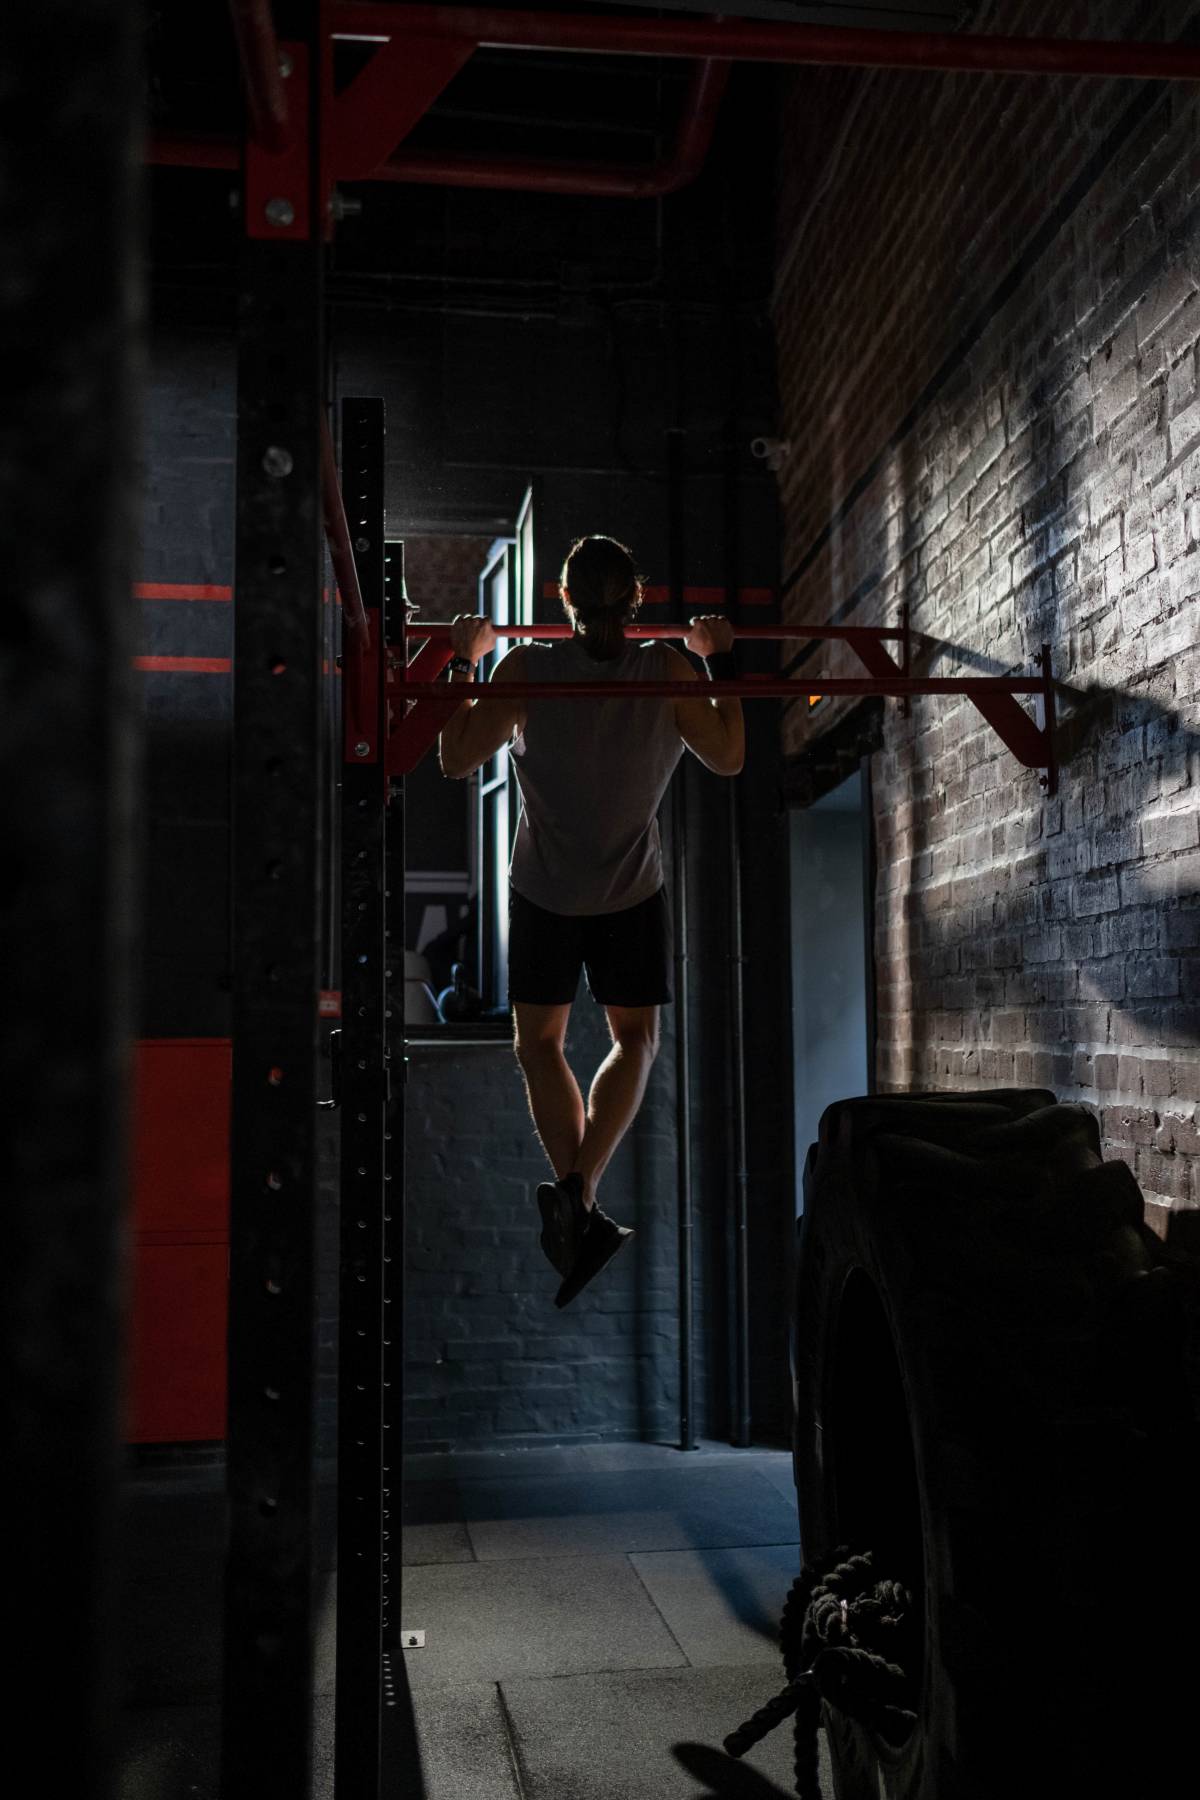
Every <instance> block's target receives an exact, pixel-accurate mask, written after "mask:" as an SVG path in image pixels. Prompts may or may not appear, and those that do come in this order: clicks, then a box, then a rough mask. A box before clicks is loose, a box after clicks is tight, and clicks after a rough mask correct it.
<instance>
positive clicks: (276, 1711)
mask: <svg viewBox="0 0 1200 1800" xmlns="http://www.w3.org/2000/svg"><path fill="white" fill-rule="evenodd" d="M294 98H295V101H296V102H297V103H298V104H299V106H300V110H301V112H302V111H303V102H302V99H301V96H300V95H296V96H295V97H294ZM314 210H315V209H314ZM322 264H323V248H322V245H321V241H320V233H319V231H315V230H314V231H310V234H309V236H308V237H306V238H304V237H301V238H296V237H293V238H291V239H289V240H284V241H272V240H271V239H270V238H269V237H249V238H248V239H247V242H246V245H245V248H244V251H243V264H242V275H241V293H240V300H239V328H238V329H239V341H238V451H237V538H236V569H235V589H234V599H235V619H234V748H233V775H234V794H233V889H234V903H233V932H234V940H233V941H234V995H233V1112H232V1141H231V1224H230V1287H229V1302H230V1316H229V1428H228V1489H229V1503H230V1533H231V1535H230V1548H229V1559H228V1565H227V1579H226V1609H225V1669H224V1710H223V1745H222V1770H221V1785H222V1795H223V1796H224V1800H242V1796H245V1797H246V1800H251V1796H253V1800H274V1797H277V1800H302V1797H303V1796H305V1795H307V1794H308V1793H309V1791H310V1786H311V1766H310V1765H311V1744H310V1740H311V1729H310V1722H311V1712H312V1669H313V1648H312V1644H313V1608H312V1560H313V1559H312V1515H313V1474H312V1457H313V1418H312V1412H313V1359H314V1311H315V1308H314V1285H315V1284H314V1263H315V1255H314V1240H315V1218H316V1105H317V1055H318V1022H317V1015H318V991H319V985H320V877H321V844H320V779H321V730H322V726H321V678H322V591H321V590H322V573H323V564H322V536H321V509H320V499H319V493H320V484H319V439H318V425H319V417H320V413H319V399H320V394H321V384H322V375H323V367H324V364H323V356H322V293H321V289H322Z"/></svg>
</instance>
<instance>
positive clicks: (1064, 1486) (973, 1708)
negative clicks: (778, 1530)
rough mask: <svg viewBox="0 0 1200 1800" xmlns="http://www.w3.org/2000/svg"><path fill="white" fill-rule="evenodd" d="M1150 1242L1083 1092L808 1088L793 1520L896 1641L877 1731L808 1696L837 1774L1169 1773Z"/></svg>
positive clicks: (1173, 1530) (1175, 1348) (1178, 1569)
mask: <svg viewBox="0 0 1200 1800" xmlns="http://www.w3.org/2000/svg"><path fill="white" fill-rule="evenodd" d="M1161 1265H1162V1258H1161V1254H1160V1251H1159V1247H1158V1244H1157V1240H1156V1239H1155V1238H1154V1237H1153V1235H1152V1234H1151V1233H1150V1232H1149V1230H1148V1229H1147V1227H1146V1226H1145V1225H1144V1224H1143V1221H1142V1202H1141V1196H1140V1194H1139V1192H1138V1189H1137V1185H1136V1183H1135V1182H1134V1180H1133V1177H1132V1175H1131V1174H1130V1172H1129V1171H1128V1169H1126V1167H1125V1166H1124V1165H1123V1164H1120V1163H1111V1164H1106V1163H1104V1162H1103V1161H1102V1159H1101V1156H1100V1147H1099V1137H1098V1132H1097V1128H1096V1124H1095V1121H1094V1119H1093V1118H1092V1116H1091V1115H1090V1114H1089V1113H1087V1112H1085V1111H1084V1110H1083V1109H1082V1108H1079V1107H1072V1106H1059V1105H1056V1104H1055V1103H1054V1097H1053V1095H1051V1094H1048V1093H1044V1092H1040V1091H1032V1092H1028V1091H1022V1092H1002V1093H993V1094H970V1095H962V1096H948V1095H938V1096H928V1097H923V1096H916V1097H914V1096H894V1097H891V1096H889V1097H880V1098H874V1099H867V1100H855V1101H846V1102H843V1103H841V1104H839V1105H836V1106H833V1107H830V1108H829V1110H828V1111H827V1112H826V1113H825V1115H824V1117H823V1118H822V1121H821V1127H820V1140H819V1143H818V1144H817V1145H815V1146H814V1147H813V1150H812V1151H811V1152H810V1154H809V1160H808V1165H807V1168H806V1171H805V1212H804V1218H803V1225H802V1233H801V1245H800V1256H799V1262H798V1269H797V1289H796V1314H795V1343H794V1351H795V1355H794V1377H795V1402H796V1438H795V1465H796V1482H797V1490H798V1496H799V1502H800V1523H801V1539H802V1546H803V1550H804V1554H805V1557H806V1559H808V1560H809V1561H816V1560H817V1559H819V1558H821V1557H823V1556H825V1555H826V1554H827V1553H828V1552H829V1551H830V1550H831V1549H832V1548H833V1547H834V1546H835V1545H837V1544H840V1543H845V1544H849V1545H850V1546H851V1547H852V1548H853V1549H870V1550H873V1551H874V1552H875V1554H876V1569H877V1571H878V1572H879V1573H881V1574H884V1575H892V1576H895V1577H897V1578H899V1579H901V1580H903V1581H905V1582H906V1583H907V1584H908V1585H909V1586H910V1587H911V1588H912V1590H913V1592H914V1594H915V1596H916V1601H917V1605H918V1608H919V1611H920V1613H921V1630H920V1633H919V1637H918V1641H923V1643H924V1655H923V1661H922V1666H921V1667H920V1668H919V1669H914V1670H912V1671H911V1673H912V1675H913V1680H914V1692H915V1701H914V1704H915V1707H916V1711H917V1723H916V1725H915V1727H914V1729H913V1730H912V1732H911V1734H910V1735H909V1737H908V1738H907V1740H906V1741H905V1742H904V1743H903V1744H902V1745H900V1746H898V1747H897V1746H889V1745H887V1744H885V1743H883V1742H882V1741H881V1740H879V1739H878V1738H877V1737H875V1736H874V1735H873V1734H871V1733H869V1732H867V1731H866V1730H864V1729H863V1728H861V1727H859V1726H857V1725H854V1724H852V1723H849V1722H847V1721H846V1719H845V1718H844V1717H843V1716H842V1715H841V1714H839V1713H837V1712H833V1711H831V1710H830V1709H828V1708H827V1709H826V1713H825V1718H824V1723H825V1727H826V1730H827V1733H828V1737H829V1744H830V1751H831V1757H832V1762H833V1768H834V1772H835V1788H836V1794H837V1800H867V1797H868V1796H869V1797H870V1800H878V1796H879V1795H881V1794H886V1795H888V1796H890V1797H893V1800H1018V1796H1019V1797H1020V1800H1028V1797H1029V1796H1032V1795H1041V1794H1045V1795H1047V1796H1050V1795H1053V1796H1054V1797H1055V1800H1068V1797H1070V1800H1074V1797H1075V1796H1080V1797H1081V1800H1082V1797H1083V1796H1087V1800H1096V1796H1105V1797H1107V1796H1109V1795H1111V1796H1113V1800H1116V1797H1117V1796H1120V1797H1121V1800H1130V1797H1131V1796H1141V1795H1144V1796H1145V1797H1146V1800H1151V1796H1152V1797H1153V1800H1166V1797H1167V1796H1170V1795H1173V1794H1175V1793H1179V1794H1184V1793H1188V1792H1191V1791H1194V1790H1193V1782H1194V1780H1195V1767H1194V1764H1193V1766H1192V1768H1191V1769H1190V1770H1188V1772H1187V1775H1186V1776H1183V1775H1182V1774H1179V1775H1176V1774H1173V1773H1171V1771H1172V1769H1173V1768H1178V1767H1179V1765H1178V1764H1176V1763H1175V1762H1174V1760H1173V1759H1174V1758H1175V1757H1176V1756H1177V1755H1178V1754H1179V1753H1180V1751H1181V1749H1183V1748H1184V1747H1185V1746H1186V1745H1187V1744H1188V1743H1189V1741H1190V1738H1191V1731H1190V1727H1188V1726H1187V1724H1186V1722H1185V1721H1186V1713H1185V1712H1183V1711H1181V1710H1179V1708H1178V1705H1177V1700H1178V1697H1179V1695H1180V1694H1181V1693H1182V1691H1183V1688H1184V1685H1185V1683H1186V1681H1187V1680H1188V1679H1189V1678H1190V1677H1192V1676H1194V1673H1195V1649H1194V1640H1195V1613H1194V1612H1193V1611H1192V1605H1193V1601H1194V1596H1195V1591H1196V1590H1195V1565H1194V1555H1193V1544H1194V1540H1195V1536H1196V1527H1195V1517H1196V1506H1197V1500H1198V1498H1200V1490H1198V1489H1197V1486H1196V1469H1197V1459H1196V1433H1195V1425H1194V1420H1193V1417H1192V1411H1191V1406H1190V1403H1189V1398H1188V1393H1187V1386H1186V1382H1185V1380H1184V1375H1183V1355H1182V1309H1181V1306H1180V1304H1179V1298H1178V1294H1177V1292H1176V1283H1175V1280H1174V1277H1173V1275H1172V1273H1171V1271H1169V1270H1167V1269H1165V1268H1164V1267H1162V1266H1161ZM1175 1622H1178V1624H1179V1626H1180V1628H1181V1630H1182V1632H1183V1634H1184V1636H1183V1645H1184V1649H1183V1651H1182V1655H1183V1657H1184V1662H1183V1664H1182V1665H1181V1664H1180V1661H1179V1658H1180V1655H1181V1652H1180V1651H1179V1650H1177V1649H1176V1648H1174V1647H1173V1646H1172V1645H1170V1644H1169V1643H1168V1641H1166V1634H1167V1633H1169V1632H1170V1630H1171V1627H1172V1624H1173V1623H1175ZM1177 1641H1178V1640H1177ZM1168 1688H1171V1689H1173V1690H1175V1691H1173V1692H1172V1693H1170V1694H1168V1692H1167V1691H1166V1690H1167V1689H1168ZM1193 1705H1194V1689H1193ZM1172 1708H1174V1710H1172ZM1189 1760H1190V1758H1189ZM1185 1767H1186V1765H1185Z"/></svg>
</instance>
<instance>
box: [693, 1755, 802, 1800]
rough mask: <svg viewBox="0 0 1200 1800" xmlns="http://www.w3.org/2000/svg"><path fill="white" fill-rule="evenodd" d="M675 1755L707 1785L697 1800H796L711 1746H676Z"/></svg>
mask: <svg viewBox="0 0 1200 1800" xmlns="http://www.w3.org/2000/svg"><path fill="white" fill-rule="evenodd" d="M671 1755H672V1756H673V1757H674V1758H675V1760H676V1762H678V1763H679V1764H680V1766H681V1767H682V1768H684V1769H686V1770H687V1772H688V1774H689V1775H692V1776H694V1777H695V1779H696V1780H697V1781H703V1782H705V1783H706V1784H707V1785H706V1788H705V1792H704V1793H703V1794H697V1795H696V1800H793V1796H792V1795H791V1794H790V1793H789V1791H788V1789H787V1788H781V1787H776V1785H775V1783H774V1782H773V1781H769V1780H768V1779H767V1777H766V1776H765V1775H760V1774H759V1772H758V1770H757V1769H752V1768H750V1766H749V1764H747V1763H742V1762H737V1761H735V1759H734V1758H733V1757H732V1756H726V1754H725V1752H724V1751H723V1750H714V1749H713V1748H712V1746H711V1745H709V1744H672V1745H671Z"/></svg>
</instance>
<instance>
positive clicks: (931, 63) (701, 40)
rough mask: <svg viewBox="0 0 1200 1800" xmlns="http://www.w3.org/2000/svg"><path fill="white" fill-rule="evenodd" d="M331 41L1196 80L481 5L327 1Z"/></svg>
mask: <svg viewBox="0 0 1200 1800" xmlns="http://www.w3.org/2000/svg"><path fill="white" fill-rule="evenodd" d="M328 18H329V24H330V28H331V30H332V31H333V34H334V36H335V37H341V38H353V39H358V40H360V41H364V42H380V41H382V40H386V39H388V38H391V37H394V36H396V35H397V34H412V35H417V36H421V35H423V36H429V37H456V38H468V39H470V40H471V42H473V43H475V44H477V45H480V46H485V45H486V46H487V47H488V48H489V49H498V50H505V49H511V50H575V51H602V52H609V53H612V54H615V55H622V56H673V57H684V58H687V59H688V60H689V61H704V60H705V59H707V58H710V57H719V58H725V59H727V60H729V61H731V62H765V63H797V64H830V65H835V66H837V67H840V68H860V69H928V70H935V71H939V72H941V73H947V74H994V75H1108V76H1116V77H1124V78H1130V79H1137V80H1143V81H1195V80H1196V79H1197V78H1200V46H1197V45H1192V44H1180V43H1158V44H1155V43H1141V42H1133V43H1127V42H1122V41H1120V40H1111V41H1106V40H1100V39H1094V38H1075V39H1072V38H1044V37H1043V38H1036V37H1035V38H1018V37H990V36H977V35H974V34H972V33H969V32H936V31H866V30H861V29H860V30H855V29H852V28H842V29H836V28H826V27H824V26H817V25H787V24H779V25H776V24H772V23H769V22H766V21H762V20H752V19H687V18H680V17H678V16H674V17H672V18H669V19H655V18H630V17H628V16H624V17H619V18H609V17H604V16H601V15H593V14H590V13H589V14H575V13H540V12H533V11H523V12H507V11H499V10H494V9H492V8H487V7H460V6H396V5H385V4H382V3H380V4H374V5H371V4H365V3H364V0H334V3H333V4H332V5H331V6H330V8H329V13H328Z"/></svg>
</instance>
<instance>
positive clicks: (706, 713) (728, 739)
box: [666, 619, 746, 775]
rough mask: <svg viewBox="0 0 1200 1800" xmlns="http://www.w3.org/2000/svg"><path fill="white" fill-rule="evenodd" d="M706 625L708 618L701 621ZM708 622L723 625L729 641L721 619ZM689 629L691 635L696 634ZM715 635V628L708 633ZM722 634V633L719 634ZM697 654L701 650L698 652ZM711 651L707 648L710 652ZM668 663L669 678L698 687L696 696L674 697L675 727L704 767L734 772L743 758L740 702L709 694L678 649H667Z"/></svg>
mask: <svg viewBox="0 0 1200 1800" xmlns="http://www.w3.org/2000/svg"><path fill="white" fill-rule="evenodd" d="M701 623H703V625H704V626H705V627H706V628H707V625H708V623H709V622H708V621H703V622H701ZM711 623H712V625H713V626H715V627H717V628H720V627H724V632H725V633H728V635H729V642H730V643H731V642H732V639H733V634H732V631H731V630H730V627H729V626H728V624H727V623H726V621H725V620H724V619H718V620H713V621H712V622H711ZM697 635H698V634H697V632H696V631H693V632H692V633H690V634H689V641H690V638H691V637H694V636H697ZM711 635H712V637H713V638H714V639H715V638H716V636H717V635H718V633H717V631H714V632H712V633H711ZM721 635H722V636H723V635H724V633H722V634H721ZM728 647H729V646H728V643H722V644H717V643H715V642H714V644H713V649H728ZM699 653H700V654H701V655H703V654H704V651H703V650H701V651H700V652H699ZM710 654H711V652H710ZM667 655H668V656H669V658H670V666H669V667H668V669H667V672H666V678H667V680H669V681H694V682H695V683H696V687H697V689H698V692H697V695H696V698H695V699H694V700H692V699H690V698H689V699H686V700H676V702H675V728H676V730H677V731H678V733H679V735H680V737H681V738H682V739H683V741H684V743H685V744H686V745H687V747H688V749H689V750H690V751H691V752H692V754H693V755H694V756H698V757H699V758H700V761H701V762H702V763H703V764H704V766H705V768H706V769H711V770H712V771H713V773H714V774H715V775H737V774H738V773H739V772H740V770H741V767H742V764H743V763H744V761H745V760H746V734H745V727H744V724H743V720H742V703H741V701H740V700H731V699H726V698H724V697H722V698H721V699H712V698H709V697H708V696H707V695H705V693H704V682H703V679H702V677H701V676H699V675H698V674H697V673H696V671H695V669H693V667H692V665H691V663H690V662H689V661H688V660H687V658H686V657H685V656H681V655H680V654H679V651H678V650H672V649H669V648H668V650H667Z"/></svg>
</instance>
